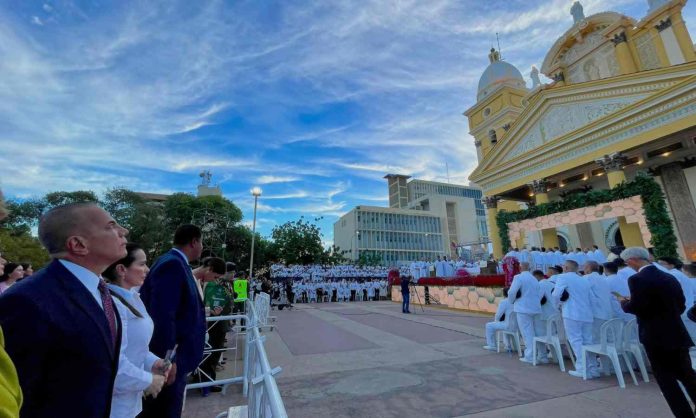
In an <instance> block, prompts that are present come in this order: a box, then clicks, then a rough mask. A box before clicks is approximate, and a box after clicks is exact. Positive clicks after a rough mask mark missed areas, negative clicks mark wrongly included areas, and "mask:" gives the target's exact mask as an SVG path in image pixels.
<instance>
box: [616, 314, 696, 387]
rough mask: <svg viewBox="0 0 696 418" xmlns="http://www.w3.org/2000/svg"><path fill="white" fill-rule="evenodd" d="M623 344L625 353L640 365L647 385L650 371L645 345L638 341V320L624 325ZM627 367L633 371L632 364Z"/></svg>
mask: <svg viewBox="0 0 696 418" xmlns="http://www.w3.org/2000/svg"><path fill="white" fill-rule="evenodd" d="M623 343H624V351H626V353H629V354H631V355H633V358H634V359H635V360H636V363H638V369H639V370H640V374H641V376H643V381H644V382H645V383H648V382H650V379H649V378H648V370H647V367H646V366H645V357H644V356H643V344H641V343H640V341H639V340H638V322H637V321H636V318H633V319H631V320H630V321H628V322H626V323H625V324H624V335H623ZM692 365H693V361H692ZM627 366H628V367H629V368H631V369H632V367H631V364H627Z"/></svg>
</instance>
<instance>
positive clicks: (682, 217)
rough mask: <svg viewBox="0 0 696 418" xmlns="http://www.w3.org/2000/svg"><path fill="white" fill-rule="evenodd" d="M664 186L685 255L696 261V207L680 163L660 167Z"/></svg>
mask: <svg viewBox="0 0 696 418" xmlns="http://www.w3.org/2000/svg"><path fill="white" fill-rule="evenodd" d="M660 177H661V178H662V185H663V188H664V191H665V195H666V196H667V200H668V201H669V206H670V208H671V209H672V216H673V218H674V223H675V224H676V227H677V232H678V233H679V237H680V238H681V242H682V245H683V246H684V248H683V249H684V254H685V255H686V258H687V259H689V260H694V259H696V222H695V220H696V206H694V201H693V199H692V198H691V190H690V189H689V184H688V183H687V182H686V176H685V175H684V169H683V168H682V166H681V164H680V163H678V162H675V163H670V164H667V165H663V166H662V167H660Z"/></svg>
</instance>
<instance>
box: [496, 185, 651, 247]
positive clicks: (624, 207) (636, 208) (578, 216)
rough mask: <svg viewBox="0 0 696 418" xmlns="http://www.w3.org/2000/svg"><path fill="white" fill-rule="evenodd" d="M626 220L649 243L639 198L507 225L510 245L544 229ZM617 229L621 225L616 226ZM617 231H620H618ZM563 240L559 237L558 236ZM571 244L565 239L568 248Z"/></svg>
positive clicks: (647, 230) (617, 236)
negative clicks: (636, 225) (638, 230)
mask: <svg viewBox="0 0 696 418" xmlns="http://www.w3.org/2000/svg"><path fill="white" fill-rule="evenodd" d="M622 216H623V217H625V219H626V222H627V223H637V224H638V228H639V229H640V232H641V236H642V239H643V242H644V243H649V242H650V239H651V237H652V235H651V234H650V230H649V229H648V223H647V221H646V219H645V211H644V210H643V201H642V199H641V197H640V196H632V197H629V198H627V199H621V200H615V201H612V202H607V203H602V204H600V205H597V206H588V207H584V208H578V209H573V210H569V211H565V212H557V213H551V214H549V215H544V216H539V217H537V218H533V219H525V220H522V221H519V222H510V223H508V237H509V238H510V242H518V240H519V239H520V238H521V237H522V233H523V232H525V233H526V232H531V231H541V230H545V229H555V228H559V227H562V226H568V225H577V224H582V223H586V222H595V221H601V220H604V219H612V218H619V217H622ZM617 226H618V225H617ZM617 229H618V228H617ZM620 234H621V233H620V232H619V233H618V234H615V236H614V239H615V240H617V238H618V239H620V240H621V241H620V242H621V243H623V239H621V236H620ZM559 238H560V237H559ZM567 245H568V242H567V240H566V246H567Z"/></svg>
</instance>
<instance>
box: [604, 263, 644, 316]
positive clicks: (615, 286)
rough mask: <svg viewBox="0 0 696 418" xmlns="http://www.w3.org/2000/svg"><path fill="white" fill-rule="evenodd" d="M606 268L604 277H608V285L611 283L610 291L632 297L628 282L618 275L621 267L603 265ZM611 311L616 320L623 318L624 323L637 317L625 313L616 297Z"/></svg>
mask: <svg viewBox="0 0 696 418" xmlns="http://www.w3.org/2000/svg"><path fill="white" fill-rule="evenodd" d="M602 266H603V267H604V275H605V276H606V280H607V283H609V291H610V292H616V293H618V294H620V295H621V296H623V297H625V298H629V297H631V292H630V291H629V290H628V280H626V279H625V278H624V277H622V276H619V275H618V274H616V273H617V272H618V271H619V266H618V265H617V264H616V263H614V262H611V261H610V262H607V263H604V264H603V265H602ZM611 311H612V313H613V315H614V318H621V319H623V320H624V322H628V321H630V320H631V319H633V318H635V317H636V316H635V315H633V314H630V313H626V312H624V310H623V309H621V303H619V300H618V299H617V298H616V297H613V295H612V298H611Z"/></svg>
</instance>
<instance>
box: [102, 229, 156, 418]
mask: <svg viewBox="0 0 696 418" xmlns="http://www.w3.org/2000/svg"><path fill="white" fill-rule="evenodd" d="M127 250H128V254H127V255H126V257H124V258H123V259H121V260H119V261H117V262H115V263H114V264H112V265H111V266H109V268H108V269H106V271H105V272H104V273H103V274H102V276H103V277H104V279H106V280H107V281H109V283H110V284H109V289H110V290H111V294H112V295H113V296H114V300H115V301H116V307H117V309H118V312H119V315H120V316H121V322H122V323H123V331H124V333H123V337H122V342H121V353H120V357H119V364H118V373H117V374H116V382H115V383H114V393H113V398H112V401H111V417H112V418H123V417H135V416H136V415H138V414H139V413H140V411H142V397H143V395H152V396H157V394H158V393H159V392H160V390H162V386H163V385H164V381H165V374H166V372H167V371H168V369H167V367H166V363H165V362H164V360H162V359H160V358H159V357H157V356H156V355H154V354H152V353H151V352H150V349H149V344H150V339H151V338H152V332H153V330H154V325H153V323H152V319H151V318H150V316H149V315H148V313H147V310H146V309H145V305H144V304H143V302H142V300H140V295H139V294H138V289H139V288H140V286H141V285H142V284H143V281H144V280H145V276H147V272H148V271H149V268H148V267H147V257H146V255H145V252H144V251H143V249H142V248H140V246H138V245H137V244H132V243H129V244H128V245H127Z"/></svg>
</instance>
